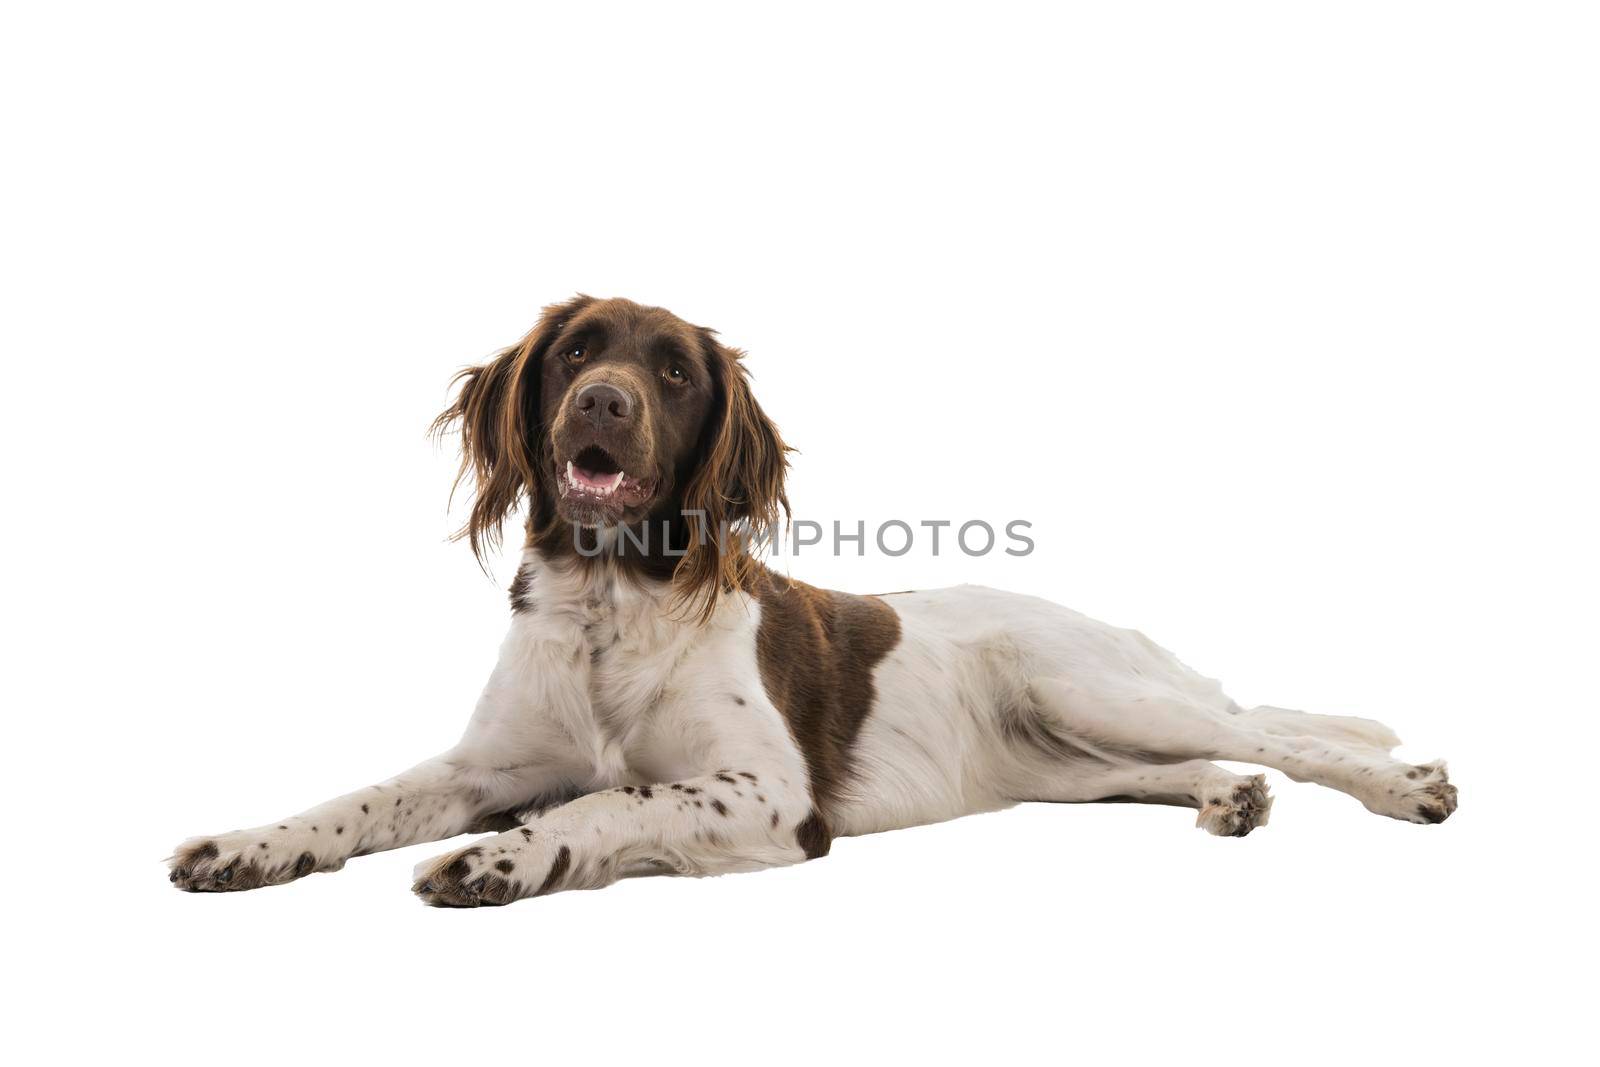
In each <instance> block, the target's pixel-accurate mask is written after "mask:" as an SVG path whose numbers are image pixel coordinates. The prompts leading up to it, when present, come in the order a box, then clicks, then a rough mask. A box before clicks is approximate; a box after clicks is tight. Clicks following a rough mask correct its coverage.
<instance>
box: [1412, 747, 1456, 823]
mask: <svg viewBox="0 0 1600 1067" xmlns="http://www.w3.org/2000/svg"><path fill="white" fill-rule="evenodd" d="M1406 779H1407V780H1408V781H1412V782H1415V783H1416V787H1415V788H1414V789H1411V790H1410V791H1409V792H1407V793H1406V794H1405V800H1406V802H1407V803H1409V804H1410V805H1411V815H1410V820H1411V821H1412V822H1417V823H1436V822H1444V821H1445V820H1446V819H1448V818H1449V817H1450V816H1451V814H1453V813H1454V812H1455V810H1456V787H1455V786H1453V785H1451V784H1450V776H1449V774H1448V773H1446V768H1445V762H1444V760H1434V761H1433V762H1431V763H1421V764H1418V765H1417V766H1415V767H1413V768H1411V770H1409V771H1407V772H1406Z"/></svg>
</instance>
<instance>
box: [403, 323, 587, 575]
mask: <svg viewBox="0 0 1600 1067" xmlns="http://www.w3.org/2000/svg"><path fill="white" fill-rule="evenodd" d="M590 302H591V298H589V297H587V296H578V297H577V298H575V299H573V300H570V301H568V302H566V303H564V304H552V305H550V306H549V307H547V308H545V309H544V312H543V314H541V315H540V317H539V322H538V324H537V325H535V326H534V328H533V329H531V330H529V331H528V334H527V336H526V337H524V338H523V339H522V340H521V341H519V342H518V343H516V344H515V345H512V346H511V347H510V348H508V349H506V350H505V351H503V352H501V353H500V354H499V355H498V356H496V357H495V358H494V359H492V360H490V361H489V362H488V363H485V364H483V365H482V366H478V367H467V368H465V369H464V370H462V371H461V372H460V373H459V374H457V375H456V377H455V379H454V380H455V382H459V383H460V385H461V388H460V390H459V391H458V392H457V393H456V397H455V400H454V402H453V403H451V405H450V406H449V407H448V408H446V409H445V410H444V411H443V412H441V413H440V415H439V417H438V418H436V419H434V420H433V426H432V427H431V429H430V431H429V432H430V433H431V434H432V435H433V436H435V437H438V436H441V435H443V434H444V433H446V432H447V431H448V430H449V429H450V428H451V427H453V426H456V425H458V424H459V426H460V427H461V469H460V470H459V471H458V472H457V473H456V480H455V486H454V487H453V488H452V489H451V496H452V498H453V497H454V495H455V489H457V488H460V486H461V483H462V482H463V481H466V480H467V479H468V478H469V476H470V478H471V481H472V482H473V485H474V493H473V500H472V513H471V514H470V515H469V516H468V518H467V522H466V525H464V526H462V528H461V529H460V530H458V531H456V533H455V534H454V535H453V536H454V539H455V540H460V539H461V538H463V537H465V538H466V539H467V541H468V542H469V543H470V544H471V545H472V552H473V555H475V556H477V558H478V561H479V562H480V563H482V562H484V558H485V556H486V555H487V554H488V553H489V552H490V551H492V550H493V549H494V548H495V547H497V546H498V545H499V543H500V530H501V526H502V524H503V523H504V522H505V519H506V516H508V515H510V514H511V512H512V511H513V510H515V509H516V507H517V505H518V504H520V503H521V502H522V499H523V497H524V496H527V497H528V498H529V506H530V509H533V508H537V500H536V499H535V497H536V494H537V493H538V492H539V487H540V485H541V484H542V483H543V481H544V480H545V479H544V478H543V477H542V475H541V471H542V470H543V468H544V466H546V464H544V463H543V460H542V459H541V456H540V453H541V451H542V450H543V448H544V447H545V445H544V441H545V440H546V436H545V433H544V430H543V428H542V427H541V426H540V424H539V379H540V371H541V366H542V363H543V360H544V353H545V349H546V348H548V347H549V346H550V342H551V340H552V339H553V338H554V337H555V335H556V334H557V333H558V332H559V331H560V329H561V327H562V326H563V325H564V324H565V323H566V321H567V320H568V319H569V318H570V317H571V316H572V315H573V314H574V313H576V312H577V311H578V310H580V309H581V308H583V307H585V306H586V305H588V304H589V303H590Z"/></svg>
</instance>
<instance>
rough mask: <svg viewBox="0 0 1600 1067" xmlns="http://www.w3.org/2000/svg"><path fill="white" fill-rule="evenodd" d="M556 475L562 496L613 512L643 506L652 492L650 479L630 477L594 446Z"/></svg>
mask: <svg viewBox="0 0 1600 1067" xmlns="http://www.w3.org/2000/svg"><path fill="white" fill-rule="evenodd" d="M560 475H561V495H562V496H565V497H568V498H572V499H576V500H582V501H590V502H593V503H596V504H606V505H611V506H613V507H615V508H616V509H617V510H621V509H622V508H626V507H632V506H634V505H637V504H641V503H643V502H644V501H646V500H648V499H649V498H650V495H651V493H652V492H654V490H655V481H654V479H650V478H640V477H635V476H633V475H630V474H629V473H628V472H627V471H625V470H623V469H622V464H620V463H618V462H617V460H616V458H615V457H613V456H612V455H611V453H609V452H607V451H606V450H605V449H603V448H601V447H599V446H598V445H589V446H588V447H586V448H584V449H582V450H581V451H579V452H578V454H577V455H575V456H573V457H572V458H571V459H569V460H567V464H566V467H565V469H563V470H562V471H561V472H560Z"/></svg>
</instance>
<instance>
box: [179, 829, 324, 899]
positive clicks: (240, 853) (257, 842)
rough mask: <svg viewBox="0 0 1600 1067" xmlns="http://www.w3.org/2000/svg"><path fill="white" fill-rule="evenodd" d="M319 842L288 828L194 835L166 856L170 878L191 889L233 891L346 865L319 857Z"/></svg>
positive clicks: (194, 891) (290, 879) (204, 891)
mask: <svg viewBox="0 0 1600 1067" xmlns="http://www.w3.org/2000/svg"><path fill="white" fill-rule="evenodd" d="M317 845H318V842H317V841H316V840H315V836H314V835H310V834H304V833H297V832H296V831H294V830H291V829H289V828H288V827H287V826H284V827H276V828H273V827H268V828H265V829H261V830H236V831H234V832H233V833H229V834H217V835H215V836H213V837H192V838H190V839H189V840H187V841H185V842H184V843H183V844H181V845H179V846H178V847H177V848H176V849H174V850H173V854H172V855H171V857H169V858H168V860H167V867H168V870H167V880H168V881H169V882H171V883H172V884H173V885H175V886H177V887H178V888H179V889H182V890H185V891H187V892H190V893H232V892H236V891H238V890H241V889H256V888H259V887H261V886H264V885H281V884H283V883H284V882H292V881H294V880H295V879H296V878H304V877H305V876H306V875H308V874H311V873H312V872H314V871H336V870H338V869H339V868H340V867H342V866H344V860H343V859H342V858H338V859H329V858H322V857H319V855H318V851H317Z"/></svg>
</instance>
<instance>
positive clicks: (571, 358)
mask: <svg viewBox="0 0 1600 1067" xmlns="http://www.w3.org/2000/svg"><path fill="white" fill-rule="evenodd" d="M588 354H589V350H588V349H587V348H584V347H583V346H582V345H573V346H572V347H571V348H569V349H567V350H566V351H565V352H563V353H561V358H562V359H564V360H566V361H567V362H568V363H570V364H572V365H573V366H574V367H576V366H577V365H578V364H580V363H582V362H583V360H584V357H585V356H587V355H588Z"/></svg>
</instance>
